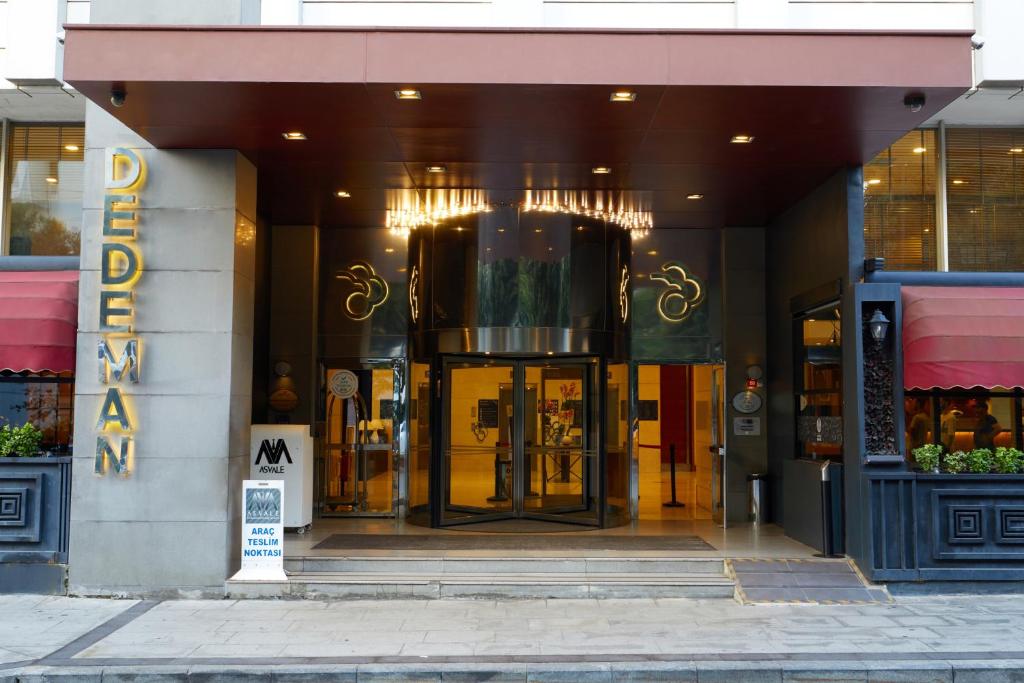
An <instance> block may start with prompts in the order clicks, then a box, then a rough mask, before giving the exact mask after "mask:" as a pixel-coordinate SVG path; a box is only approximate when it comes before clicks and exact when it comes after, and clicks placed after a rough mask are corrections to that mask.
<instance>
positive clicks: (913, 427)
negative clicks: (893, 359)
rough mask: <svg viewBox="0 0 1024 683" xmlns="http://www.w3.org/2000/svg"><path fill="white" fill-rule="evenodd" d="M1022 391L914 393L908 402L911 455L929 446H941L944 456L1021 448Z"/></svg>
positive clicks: (907, 432)
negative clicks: (924, 446) (931, 444)
mask: <svg viewBox="0 0 1024 683" xmlns="http://www.w3.org/2000/svg"><path fill="white" fill-rule="evenodd" d="M1022 396H1024V393H1022V392H1021V391H1020V390H1011V389H1005V388H997V389H993V390H992V391H989V392H980V391H963V390H947V391H940V390H935V391H914V392H908V393H907V395H906V399H905V402H904V417H905V419H906V439H907V449H908V453H909V452H910V451H911V450H913V449H914V448H917V447H918V446H922V445H924V444H926V443H937V444H941V445H942V448H943V452H946V453H949V452H953V451H970V450H972V449H974V448H989V449H995V448H998V447H1000V446H1006V447H1016V448H1021V447H1022V446H1024V443H1022V434H1021V417H1022V416H1021V410H1022V408H1021V404H1022V400H1021V398H1022Z"/></svg>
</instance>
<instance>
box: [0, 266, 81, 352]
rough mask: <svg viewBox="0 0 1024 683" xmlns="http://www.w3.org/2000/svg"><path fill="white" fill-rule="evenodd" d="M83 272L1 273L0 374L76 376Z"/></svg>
mask: <svg viewBox="0 0 1024 683" xmlns="http://www.w3.org/2000/svg"><path fill="white" fill-rule="evenodd" d="M77 331H78V271H75V270H70V271H69V270H52V271H31V272H27V271H0V370H13V371H14V372H25V371H29V372H74V370H75V336H76V333H77Z"/></svg>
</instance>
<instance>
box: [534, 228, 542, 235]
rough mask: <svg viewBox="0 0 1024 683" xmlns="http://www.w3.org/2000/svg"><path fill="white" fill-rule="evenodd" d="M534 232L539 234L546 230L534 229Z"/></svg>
mask: <svg viewBox="0 0 1024 683" xmlns="http://www.w3.org/2000/svg"><path fill="white" fill-rule="evenodd" d="M533 231H534V232H535V233H537V234H540V233H542V232H544V228H534V229H533Z"/></svg>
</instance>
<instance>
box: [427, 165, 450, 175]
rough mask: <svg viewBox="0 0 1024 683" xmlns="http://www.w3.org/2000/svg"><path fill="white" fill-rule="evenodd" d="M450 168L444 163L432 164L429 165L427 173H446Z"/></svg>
mask: <svg viewBox="0 0 1024 683" xmlns="http://www.w3.org/2000/svg"><path fill="white" fill-rule="evenodd" d="M447 170H448V167H447V166H445V165H444V164H431V165H430V166H427V173H444V172H445V171H447Z"/></svg>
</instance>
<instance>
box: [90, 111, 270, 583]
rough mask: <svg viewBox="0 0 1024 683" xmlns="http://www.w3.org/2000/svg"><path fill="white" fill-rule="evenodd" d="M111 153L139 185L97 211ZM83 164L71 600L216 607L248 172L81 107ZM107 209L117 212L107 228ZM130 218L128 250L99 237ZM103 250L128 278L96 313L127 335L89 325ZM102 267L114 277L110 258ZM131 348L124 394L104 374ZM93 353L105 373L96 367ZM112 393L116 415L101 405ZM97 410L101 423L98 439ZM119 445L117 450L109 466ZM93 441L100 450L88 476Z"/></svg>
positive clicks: (231, 473) (249, 244)
mask: <svg viewBox="0 0 1024 683" xmlns="http://www.w3.org/2000/svg"><path fill="white" fill-rule="evenodd" d="M111 148H122V149H126V150H128V152H126V154H127V155H128V156H129V157H130V156H131V154H132V152H134V154H135V155H137V156H138V157H139V158H141V160H142V162H143V163H144V165H145V167H146V171H145V177H144V178H143V179H142V180H141V182H140V183H138V184H137V185H136V186H134V187H132V188H129V189H126V190H120V191H118V190H115V191H114V192H115V193H117V192H120V193H122V194H130V195H131V196H132V197H133V200H132V201H133V202H134V204H135V205H134V206H133V205H131V204H130V203H129V204H119V205H115V206H113V207H111V206H110V204H109V199H110V196H111V193H112V191H111V190H110V189H109V187H105V183H104V177H105V176H106V175H107V173H106V172H105V169H104V162H105V159H106V158H107V157H108V156H109V153H108V152H107V150H109V149H111ZM85 161H86V173H85V186H84V194H83V197H84V207H85V210H84V214H85V215H84V221H83V230H82V257H81V264H82V265H81V268H82V272H81V286H80V298H79V333H78V360H77V371H76V387H75V440H74V444H75V449H74V453H75V458H74V481H73V488H72V503H71V550H70V590H71V592H72V593H75V594H111V593H114V594H117V593H129V594H140V595H142V594H149V595H154V594H157V595H158V594H164V593H167V594H183V593H195V594H201V593H210V594H219V593H221V592H222V591H223V584H224V579H225V578H227V577H228V575H229V574H230V573H232V572H233V571H234V570H235V569H236V568H237V566H238V548H239V533H240V531H239V523H240V511H239V509H238V500H239V497H240V493H239V492H240V489H241V481H242V479H244V478H245V477H246V476H247V473H248V448H249V427H250V416H251V401H252V395H251V392H252V348H253V292H254V281H253V280H254V267H255V259H254V254H255V245H254V243H255V228H254V221H255V219H256V170H255V168H254V167H253V165H252V164H251V163H250V162H249V161H248V160H246V159H245V158H244V157H243V156H242V155H240V154H239V153H238V152H236V151H234V150H158V149H155V148H153V147H152V145H150V144H149V143H147V142H146V141H145V140H143V139H142V138H140V137H139V136H137V135H136V134H134V133H133V132H131V131H130V130H128V129H127V128H126V127H124V126H123V125H121V124H120V123H119V122H118V121H117V120H116V119H114V118H113V117H111V116H110V115H109V114H107V113H106V112H105V111H103V110H102V109H101V108H99V107H98V106H96V105H94V104H92V103H90V104H89V105H88V108H87V111H86V155H85ZM122 172H123V171H122ZM105 201H106V203H107V206H106V210H107V223H108V229H107V231H106V234H104V228H103V226H104V222H105V221H104V213H105V211H104V207H105ZM112 209H113V210H116V211H117V212H120V213H121V215H120V216H117V217H118V218H121V220H120V221H118V222H116V223H111V222H110V219H111V218H112V217H113V216H112V215H111V213H110V212H111V211H112ZM133 213H134V224H135V230H134V232H135V235H134V237H127V236H125V235H124V234H121V235H119V236H113V237H112V236H111V230H110V227H111V226H112V225H115V226H122V227H123V226H125V225H132V223H133V221H132V220H131V219H132V214H133ZM112 242H120V243H122V244H125V245H128V247H130V248H132V249H134V250H135V252H136V253H137V254H138V257H139V273H138V279H137V280H136V281H135V282H134V284H131V285H125V286H122V287H121V288H120V289H121V291H126V289H130V290H131V291H133V292H134V299H133V300H132V299H127V298H119V299H118V300H116V301H114V302H113V303H112V304H110V306H111V307H115V308H117V307H127V308H131V309H134V316H133V319H132V320H131V325H132V330H131V333H130V334H122V335H121V336H116V335H111V334H109V333H107V331H105V330H104V329H101V325H100V323H101V303H100V298H101V291H104V290H107V291H109V290H110V289H111V284H110V280H117V279H118V278H117V277H113V278H111V277H109V274H108V281H107V282H106V283H104V282H102V281H101V280H102V276H101V268H102V265H103V264H102V253H103V248H104V244H110V243H112ZM108 265H109V266H110V268H109V269H108V270H112V271H114V273H115V275H116V273H117V272H119V271H120V270H123V269H124V266H125V261H124V260H123V258H122V259H113V260H112V261H111V263H110V264H108ZM107 322H121V323H126V322H127V318H118V317H116V316H114V317H113V318H109V319H108V320H107ZM130 339H135V340H137V342H138V348H139V362H138V368H137V370H138V377H137V381H134V380H135V378H133V377H132V376H131V372H130V367H125V368H123V372H122V373H118V372H117V370H118V367H117V364H116V360H120V359H123V356H121V354H122V353H123V351H122V350H123V348H124V346H125V343H126V342H127V341H128V340H130ZM101 340H107V341H108V342H109V346H110V350H111V352H112V353H113V355H114V360H115V362H114V363H109V364H108V363H106V362H104V361H102V360H101V359H99V357H98V348H99V346H98V345H99V342H100V341H101ZM101 367H102V368H104V370H101V369H100V368H101ZM101 372H104V373H105V377H104V376H101ZM118 375H120V377H119V376H118ZM112 387H113V388H116V389H117V390H118V391H119V392H120V395H121V397H122V398H123V404H124V409H123V411H122V410H121V409H120V407H119V406H116V405H114V406H112V405H111V404H110V403H109V398H108V397H109V395H110V393H109V392H110V390H111V388H112ZM105 400H106V401H107V403H106V410H104V405H105V403H104V402H105ZM104 413H106V414H107V415H109V416H110V417H111V420H110V422H111V423H112V424H110V425H108V427H107V429H105V430H99V429H97V420H98V418H100V416H101V415H102V414H104ZM122 417H123V418H125V419H126V421H127V423H128V425H127V427H128V428H127V429H126V428H125V427H126V425H125V424H123V423H122V424H118V421H119V420H120V418H122ZM125 433H128V434H130V435H131V437H132V443H131V446H130V448H129V449H128V450H127V451H126V452H125V453H126V456H127V459H126V461H125V462H124V467H123V468H120V467H119V462H118V457H119V455H120V451H119V450H118V438H119V437H121V436H122V435H123V434H125ZM98 436H106V437H107V438H109V440H110V443H111V445H112V448H111V451H110V452H108V453H101V455H102V456H103V457H102V458H99V462H100V466H99V469H101V470H102V473H99V474H98V473H96V469H97V460H98V458H97V456H96V450H97V449H96V445H97V438H98ZM118 469H122V471H121V472H118V471H117V470H118Z"/></svg>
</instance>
